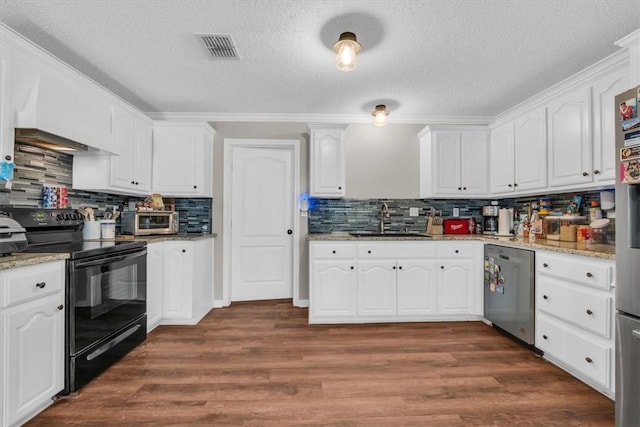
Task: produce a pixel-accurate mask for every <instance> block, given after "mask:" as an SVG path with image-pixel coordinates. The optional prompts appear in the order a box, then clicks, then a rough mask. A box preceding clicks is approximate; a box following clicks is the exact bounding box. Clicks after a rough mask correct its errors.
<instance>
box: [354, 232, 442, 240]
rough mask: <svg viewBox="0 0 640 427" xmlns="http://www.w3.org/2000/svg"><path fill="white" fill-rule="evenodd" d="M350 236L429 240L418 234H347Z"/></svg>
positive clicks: (425, 236) (427, 237) (424, 235)
mask: <svg viewBox="0 0 640 427" xmlns="http://www.w3.org/2000/svg"><path fill="white" fill-rule="evenodd" d="M349 235H350V236H353V237H396V238H400V239H401V238H403V237H422V238H425V239H430V238H431V236H427V235H426V234H420V233H394V232H390V233H349Z"/></svg>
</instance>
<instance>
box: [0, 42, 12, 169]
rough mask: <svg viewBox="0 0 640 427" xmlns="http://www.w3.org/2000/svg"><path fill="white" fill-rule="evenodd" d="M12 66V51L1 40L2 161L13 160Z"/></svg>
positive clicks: (0, 138) (0, 157)
mask: <svg viewBox="0 0 640 427" xmlns="http://www.w3.org/2000/svg"><path fill="white" fill-rule="evenodd" d="M10 67H11V58H10V51H9V50H8V47H7V44H6V43H5V42H4V40H0V161H7V158H6V157H7V156H9V159H8V161H10V162H13V146H14V143H13V139H14V128H13V120H12V117H11V103H10V100H11V92H10V90H11V73H10V72H9V69H10Z"/></svg>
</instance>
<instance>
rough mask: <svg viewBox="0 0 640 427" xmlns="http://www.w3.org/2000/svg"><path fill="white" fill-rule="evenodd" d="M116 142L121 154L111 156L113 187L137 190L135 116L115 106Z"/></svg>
mask: <svg viewBox="0 0 640 427" xmlns="http://www.w3.org/2000/svg"><path fill="white" fill-rule="evenodd" d="M113 135H114V143H115V145H116V146H117V147H118V152H119V153H120V155H118V156H111V171H110V172H111V173H110V180H109V183H110V184H111V185H112V186H113V187H119V188H125V189H132V190H136V189H137V186H136V177H135V173H136V164H135V162H136V159H135V151H136V150H135V142H136V141H135V118H134V116H133V114H131V113H130V112H129V111H126V110H125V109H123V108H119V107H114V111H113Z"/></svg>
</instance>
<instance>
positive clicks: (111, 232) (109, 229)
mask: <svg viewBox="0 0 640 427" xmlns="http://www.w3.org/2000/svg"><path fill="white" fill-rule="evenodd" d="M100 230H101V234H102V238H103V239H115V238H116V221H115V220H113V219H103V220H102V221H100Z"/></svg>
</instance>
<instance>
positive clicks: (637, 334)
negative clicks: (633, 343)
mask: <svg viewBox="0 0 640 427" xmlns="http://www.w3.org/2000/svg"><path fill="white" fill-rule="evenodd" d="M631 333H632V334H633V337H634V338H635V339H637V340H640V331H639V330H637V329H634V330H633V331H632V332H631Z"/></svg>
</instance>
